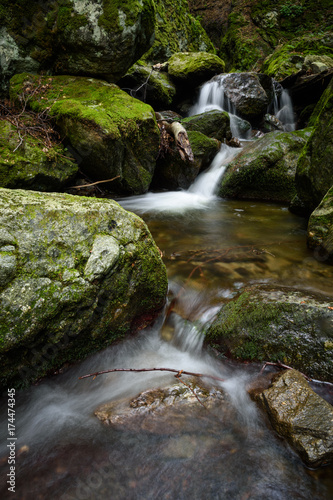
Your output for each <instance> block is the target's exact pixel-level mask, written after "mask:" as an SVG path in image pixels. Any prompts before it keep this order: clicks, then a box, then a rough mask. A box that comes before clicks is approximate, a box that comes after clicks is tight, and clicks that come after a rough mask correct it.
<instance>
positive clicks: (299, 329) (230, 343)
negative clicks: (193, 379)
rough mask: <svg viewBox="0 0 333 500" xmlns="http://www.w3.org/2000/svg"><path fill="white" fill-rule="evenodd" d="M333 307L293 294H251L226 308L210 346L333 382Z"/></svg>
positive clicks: (316, 298)
mask: <svg viewBox="0 0 333 500" xmlns="http://www.w3.org/2000/svg"><path fill="white" fill-rule="evenodd" d="M332 332H333V302H332V301H328V300H327V297H322V296H321V295H311V294H310V293H305V292H300V291H298V290H295V289H288V288H270V287H266V288H265V287H264V286H259V287H258V286H257V287H252V288H251V287H250V288H248V289H245V290H244V291H243V292H242V293H241V294H240V295H239V296H238V297H236V298H234V299H232V300H230V301H229V302H227V303H226V304H225V305H223V306H222V308H221V309H220V311H219V313H218V314H217V316H216V318H215V319H214V321H213V322H212V324H211V326H210V327H209V328H208V330H207V332H206V336H205V342H206V344H209V345H212V346H213V347H215V348H216V349H217V350H218V351H220V352H222V353H224V354H225V355H227V356H229V357H231V358H236V359H240V360H244V361H245V360H250V361H262V362H264V361H269V362H278V361H280V362H281V363H284V364H286V365H288V366H292V367H293V368H296V369H298V370H300V371H302V372H303V373H305V374H306V375H308V376H309V377H312V378H317V379H320V380H326V381H329V382H333V338H332Z"/></svg>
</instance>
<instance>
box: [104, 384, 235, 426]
mask: <svg viewBox="0 0 333 500" xmlns="http://www.w3.org/2000/svg"><path fill="white" fill-rule="evenodd" d="M189 382H190V387H191V388H192V390H194V391H195V394H196V395H197V396H198V398H199V399H200V401H201V403H202V404H204V406H205V407H206V409H204V408H201V411H200V403H199V401H198V399H197V398H196V397H195V395H194V394H193V392H192V391H191V390H190V389H189V388H188V387H186V386H185V385H183V384H181V383H178V384H174V385H172V386H170V387H166V388H161V389H149V390H147V391H144V392H141V393H140V394H139V395H138V396H136V397H134V398H128V399H124V400H120V401H112V402H111V403H106V404H103V405H102V406H100V407H99V408H97V410H96V411H95V415H96V417H97V418H98V419H99V420H101V421H102V422H103V423H104V424H105V425H110V426H112V427H114V428H116V429H124V430H129V431H135V432H138V430H141V431H144V432H148V433H153V434H177V433H178V432H180V431H182V429H184V428H186V431H187V432H195V431H199V430H200V429H202V425H203V424H202V422H203V421H204V420H207V424H208V422H209V416H210V415H209V412H208V411H207V410H214V409H215V408H218V407H219V406H221V405H222V404H223V406H224V408H225V407H226V405H227V403H228V402H229V401H228V398H227V396H226V395H225V394H224V393H223V392H222V391H221V390H217V389H214V388H210V389H208V388H205V387H204V386H202V385H200V384H198V383H197V382H195V381H191V380H190V381H189V380H188V379H187V381H186V383H187V384H188V383H189ZM192 409H195V410H196V412H195V415H194V416H191V410H192ZM229 411H232V409H231V408H230V410H229Z"/></svg>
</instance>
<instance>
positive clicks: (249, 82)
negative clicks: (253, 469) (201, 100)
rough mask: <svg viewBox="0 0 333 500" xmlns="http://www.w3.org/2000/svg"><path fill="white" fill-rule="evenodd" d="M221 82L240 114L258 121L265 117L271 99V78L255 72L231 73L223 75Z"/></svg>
mask: <svg viewBox="0 0 333 500" xmlns="http://www.w3.org/2000/svg"><path fill="white" fill-rule="evenodd" d="M221 83H222V85H223V89H224V94H225V96H226V97H227V98H228V99H229V101H230V102H231V104H232V106H233V107H234V109H235V112H236V113H237V114H238V115H239V116H241V117H242V118H244V119H246V120H249V121H257V122H258V121H260V120H261V119H262V118H263V116H264V114H265V113H266V112H267V107H268V104H269V103H270V100H271V96H270V91H271V90H272V84H271V81H270V79H268V80H267V78H266V77H265V75H257V74H255V73H230V74H227V75H224V76H223V81H222V82H221ZM267 83H268V85H269V87H270V88H269V89H268V88H267ZM265 87H266V88H265Z"/></svg>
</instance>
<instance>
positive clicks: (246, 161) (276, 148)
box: [218, 128, 311, 202]
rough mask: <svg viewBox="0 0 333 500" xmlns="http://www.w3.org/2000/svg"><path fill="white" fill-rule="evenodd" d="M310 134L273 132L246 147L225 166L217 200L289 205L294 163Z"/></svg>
mask: <svg viewBox="0 0 333 500" xmlns="http://www.w3.org/2000/svg"><path fill="white" fill-rule="evenodd" d="M310 134H311V129H310V128H309V129H304V130H298V131H297V132H279V131H274V132H270V133H268V134H266V135H264V136H263V137H262V138H260V139H258V140H256V141H253V142H252V143H250V144H248V145H246V146H245V147H244V148H243V150H242V151H241V152H240V153H238V155H237V156H236V157H234V159H233V160H232V161H231V162H230V163H229V165H228V166H227V169H226V171H225V174H224V175H223V177H222V179H221V181H220V188H219V192H218V194H219V196H221V197H225V198H244V199H259V200H272V201H281V202H290V201H291V200H292V199H293V197H294V196H295V194H296V186H295V174H296V166H297V161H298V158H299V156H300V154H301V152H302V150H303V148H304V146H305V144H306V141H307V139H308V138H309V137H310Z"/></svg>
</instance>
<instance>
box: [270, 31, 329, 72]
mask: <svg viewBox="0 0 333 500" xmlns="http://www.w3.org/2000/svg"><path fill="white" fill-rule="evenodd" d="M326 37H327V35H312V34H310V35H309V34H308V35H304V36H303V37H298V38H294V39H293V40H291V41H290V42H287V43H284V44H280V45H279V46H277V48H276V49H275V51H274V52H273V53H272V54H271V55H269V56H268V57H267V59H266V60H265V61H264V63H263V65H262V71H263V72H264V73H266V74H267V75H269V76H271V77H274V78H275V79H276V80H283V79H284V78H286V77H288V76H290V75H292V74H295V73H297V72H298V71H300V70H302V69H304V70H305V71H306V70H310V71H313V68H312V67H311V64H312V63H313V62H314V61H318V62H324V61H325V64H326V66H327V67H331V63H330V61H332V56H333V50H332V47H331V46H330V44H328V45H326ZM332 62H333V61H332ZM314 72H317V71H314Z"/></svg>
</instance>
